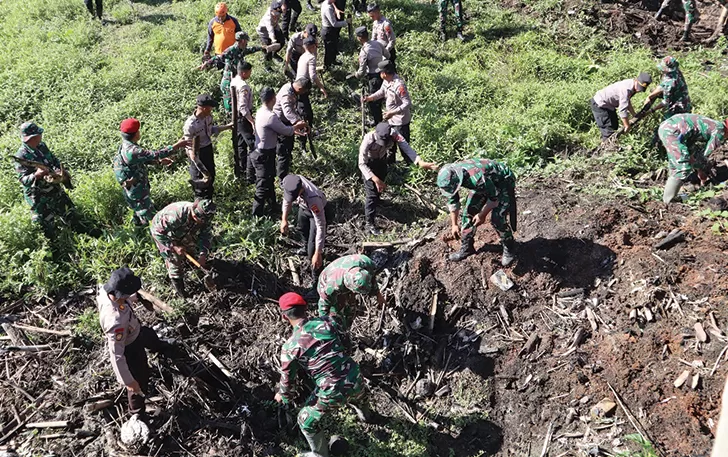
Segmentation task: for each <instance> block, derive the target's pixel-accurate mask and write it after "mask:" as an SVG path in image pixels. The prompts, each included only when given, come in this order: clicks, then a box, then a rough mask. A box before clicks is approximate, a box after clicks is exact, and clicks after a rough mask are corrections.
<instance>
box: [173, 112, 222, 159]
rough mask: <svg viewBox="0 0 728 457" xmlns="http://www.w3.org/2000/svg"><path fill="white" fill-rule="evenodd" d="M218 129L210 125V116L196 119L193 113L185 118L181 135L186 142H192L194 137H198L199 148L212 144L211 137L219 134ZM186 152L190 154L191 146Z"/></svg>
mask: <svg viewBox="0 0 728 457" xmlns="http://www.w3.org/2000/svg"><path fill="white" fill-rule="evenodd" d="M219 131H220V130H219V127H218V126H217V125H212V116H205V117H197V116H195V113H192V116H190V117H188V118H187V121H185V125H184V127H182V133H183V134H184V137H185V139H186V140H192V139H193V138H194V137H196V136H199V137H200V148H204V147H205V146H209V145H211V144H212V135H217V134H218V133H219ZM187 151H188V152H192V145H190V146H188V147H187Z"/></svg>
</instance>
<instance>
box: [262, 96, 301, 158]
mask: <svg viewBox="0 0 728 457" xmlns="http://www.w3.org/2000/svg"><path fill="white" fill-rule="evenodd" d="M278 135H285V136H291V135H293V126H290V125H285V124H284V123H283V122H281V120H280V119H279V118H278V116H277V115H276V113H274V112H273V111H271V110H269V109H268V107H267V106H265V105H263V106H261V107H260V109H259V110H258V112H257V113H255V145H256V147H257V148H258V150H262V149H275V147H276V143H277V142H278Z"/></svg>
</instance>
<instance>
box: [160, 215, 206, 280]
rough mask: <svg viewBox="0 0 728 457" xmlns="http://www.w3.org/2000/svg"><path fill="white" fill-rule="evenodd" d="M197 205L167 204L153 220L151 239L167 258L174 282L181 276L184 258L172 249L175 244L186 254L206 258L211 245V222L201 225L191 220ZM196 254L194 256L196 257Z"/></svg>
mask: <svg viewBox="0 0 728 457" xmlns="http://www.w3.org/2000/svg"><path fill="white" fill-rule="evenodd" d="M193 211H194V203H192V202H177V203H171V204H169V205H167V206H166V207H165V208H164V209H162V210H161V211H160V212H158V213H157V214H156V215H155V216H154V219H153V220H152V226H151V229H150V230H151V232H152V239H154V242H155V243H156V244H157V249H159V253H160V254H162V257H163V258H164V263H165V265H166V266H167V272H168V273H169V277H170V278H171V279H178V278H181V276H182V266H183V261H184V259H183V258H182V257H181V256H179V255H177V253H176V252H174V250H173V249H172V246H173V245H177V246H182V247H184V248H185V250H186V251H187V252H190V253H196V254H197V256H198V257H199V256H200V255H207V253H208V252H209V251H210V246H211V244H212V228H211V226H210V221H209V220H208V221H206V222H205V223H204V224H198V223H197V222H195V220H194V219H193V218H192V214H193ZM193 255H194V254H193Z"/></svg>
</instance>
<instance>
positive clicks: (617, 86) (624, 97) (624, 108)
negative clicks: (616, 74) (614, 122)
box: [594, 79, 635, 118]
mask: <svg viewBox="0 0 728 457" xmlns="http://www.w3.org/2000/svg"><path fill="white" fill-rule="evenodd" d="M634 92H635V90H634V80H633V79H625V80H622V81H619V82H616V83H614V84H612V85H609V86H607V87H605V88H604V89H602V90H600V91H599V92H597V93H596V94H594V103H596V104H597V106H598V107H600V108H604V109H609V110H616V111H617V114H619V117H623V118H626V117H629V111H628V110H629V107H630V106H632V101H631V100H630V97H631V96H632V95H633V94H634Z"/></svg>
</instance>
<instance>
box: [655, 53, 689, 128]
mask: <svg viewBox="0 0 728 457" xmlns="http://www.w3.org/2000/svg"><path fill="white" fill-rule="evenodd" d="M679 67H680V65H679V64H678V62H677V59H675V58H674V57H672V56H667V57H665V58H664V59H662V60H661V61H660V63H658V64H657V68H658V69H659V70H660V71H661V72H662V81H660V85H659V86H657V88H656V89H655V90H654V91H652V93H651V94H650V95H648V96H647V98H646V99H645V104H644V106H645V107H647V106H650V105H652V103H653V102H654V101H655V99H656V98H662V102H661V103H660V104H659V105H657V106H653V107H652V108H650V109H649V110H647V112H645V113H644V114H643V116H644V115H647V114H650V113H653V112H655V111H658V110H661V109H664V110H665V119H669V118H671V117H672V116H674V115H675V114H682V113H689V112H691V111H692V110H693V105H692V103H690V95H689V94H688V85H687V83H686V82H685V78H684V77H683V74H682V72H681V71H680V68H679Z"/></svg>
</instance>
